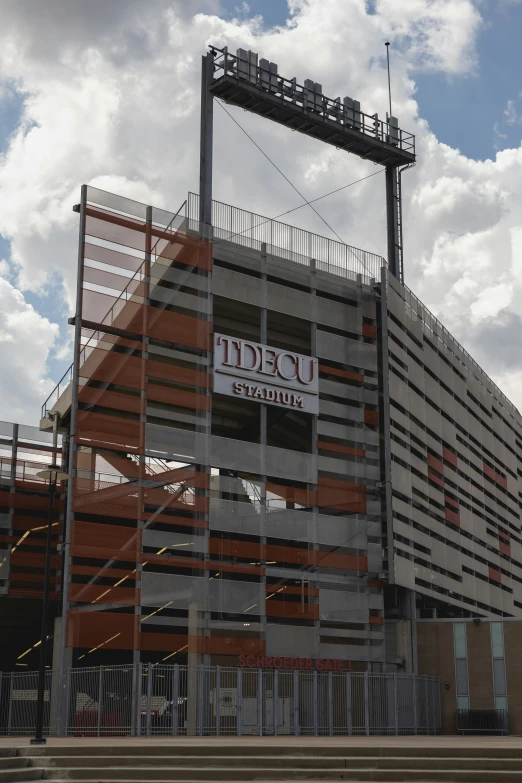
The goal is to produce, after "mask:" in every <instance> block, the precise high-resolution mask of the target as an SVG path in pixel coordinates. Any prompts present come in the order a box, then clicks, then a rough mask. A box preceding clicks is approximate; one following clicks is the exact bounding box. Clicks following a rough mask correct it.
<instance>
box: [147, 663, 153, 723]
mask: <svg viewBox="0 0 522 783" xmlns="http://www.w3.org/2000/svg"><path fill="white" fill-rule="evenodd" d="M151 704H152V664H151V663H150V661H149V663H148V664H147V716H146V720H147V723H146V726H147V728H146V731H147V737H150V708H151Z"/></svg>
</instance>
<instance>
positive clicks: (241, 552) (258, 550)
mask: <svg viewBox="0 0 522 783" xmlns="http://www.w3.org/2000/svg"><path fill="white" fill-rule="evenodd" d="M208 547H209V552H210V554H212V555H223V556H226V557H245V558H250V559H251V560H260V559H261V558H262V557H263V547H262V546H261V544H259V543H256V542H254V541H232V540H230V539H228V538H210V539H209V543H208Z"/></svg>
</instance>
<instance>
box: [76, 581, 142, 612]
mask: <svg viewBox="0 0 522 783" xmlns="http://www.w3.org/2000/svg"><path fill="white" fill-rule="evenodd" d="M139 598H140V592H139V589H138V588H136V587H110V586H107V585H80V584H75V583H74V582H72V583H71V584H70V585H69V599H70V600H71V601H82V602H83V603H86V604H91V603H94V602H100V603H102V604H103V603H110V604H118V605H119V606H139V603H140V601H139Z"/></svg>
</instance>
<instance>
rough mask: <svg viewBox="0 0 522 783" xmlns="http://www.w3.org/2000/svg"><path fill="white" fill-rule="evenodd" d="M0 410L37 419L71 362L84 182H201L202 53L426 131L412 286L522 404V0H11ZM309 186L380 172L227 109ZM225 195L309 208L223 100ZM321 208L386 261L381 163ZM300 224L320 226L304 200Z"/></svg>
mask: <svg viewBox="0 0 522 783" xmlns="http://www.w3.org/2000/svg"><path fill="white" fill-rule="evenodd" d="M0 11H1V25H0V362H1V367H2V372H1V373H0V406H1V407H0V419H3V420H11V421H22V422H26V423H37V421H38V418H39V407H40V405H41V403H42V401H43V399H44V398H45V397H46V396H47V394H48V392H49V391H50V390H51V389H52V388H53V386H54V384H55V382H56V381H57V380H58V379H59V377H60V375H61V374H62V373H63V371H64V370H65V369H66V367H67V366H68V364H69V363H70V360H71V331H72V328H71V327H69V326H67V318H68V317H69V316H70V315H72V313H73V304H72V302H73V289H74V276H75V269H76V240H77V223H78V220H77V215H76V214H75V213H73V212H72V206H73V204H75V203H77V201H78V200H79V189H80V185H81V184H82V183H84V182H87V183H92V184H95V185H97V186H99V187H102V188H104V189H106V190H110V191H113V192H116V193H120V194H124V195H128V196H130V197H133V198H136V199H138V200H142V201H147V202H148V203H152V204H154V205H156V206H159V207H164V208H166V209H172V210H174V211H175V210H176V209H177V208H178V207H179V205H180V204H181V203H182V202H183V200H184V199H185V197H186V193H187V191H189V190H192V191H194V190H196V189H197V183H198V168H197V165H198V154H199V149H198V137H199V78H200V58H201V55H202V54H203V53H204V52H205V50H206V46H207V44H209V43H213V44H217V45H225V44H227V45H228V46H229V48H230V49H231V50H232V51H234V50H235V49H236V48H237V47H238V46H241V47H244V48H247V49H253V50H254V51H257V52H260V53H261V55H262V56H265V57H268V58H269V59H270V60H273V61H275V62H277V63H278V66H279V72H280V73H282V74H283V75H285V76H287V77H288V78H291V77H293V76H296V77H297V80H298V81H299V82H301V83H302V82H303V80H304V79H306V78H313V79H314V80H315V81H319V82H321V83H322V85H323V91H324V93H325V94H327V95H329V96H331V97H336V96H338V95H341V96H344V95H350V96H351V97H354V98H357V99H359V100H360V101H361V104H362V108H363V110H364V111H366V112H367V113H368V114H372V113H374V112H379V115H380V116H382V117H384V115H385V112H386V109H387V97H388V94H387V81H386V61H385V49H384V41H386V40H389V41H391V43H392V47H391V54H392V80H393V104H394V105H393V108H394V113H395V114H397V115H398V117H399V121H400V125H401V127H403V128H404V129H406V130H409V131H412V132H414V133H415V134H416V135H417V153H418V164H417V166H416V168H414V169H413V170H411V171H409V172H407V174H406V175H405V176H404V198H405V204H404V208H405V253H406V282H407V284H408V285H409V286H410V288H412V290H413V291H414V292H415V293H416V294H417V295H418V296H419V298H420V299H421V300H422V301H423V302H424V303H425V304H426V305H427V306H428V307H429V308H430V309H431V310H432V311H433V312H434V313H435V314H436V315H437V316H438V317H439V318H441V319H442V320H443V321H444V322H445V324H446V326H447V327H448V328H449V329H450V330H451V331H452V332H453V333H454V335H455V336H456V337H457V339H459V340H460V341H461V342H462V343H463V345H464V346H465V347H466V348H467V350H469V352H470V353H471V354H472V355H473V356H474V358H475V359H476V360H477V361H478V362H479V363H480V364H482V366H483V367H484V368H485V369H486V370H487V371H488V372H489V374H490V375H491V376H492V378H493V379H494V380H495V381H496V383H498V385H499V386H500V387H501V388H502V390H503V391H504V392H505V393H506V394H507V395H508V396H510V397H511V398H512V399H513V401H514V402H515V403H516V404H517V405H518V406H519V408H522V346H521V339H520V335H521V317H522V295H521V294H522V209H521V206H522V148H521V139H522V77H521V73H522V67H521V66H522V54H521V51H522V50H521V47H520V42H519V32H520V30H521V29H522V2H521V1H520V0H518V1H517V0H288V2H285V0H251V2H249V3H248V4H247V3H242V2H238V0H148V2H147V3H145V2H143V0H109V1H108V2H107V0H45V2H43V1H42V0H0ZM227 108H228V110H229V111H230V112H231V113H232V114H233V115H234V116H235V117H236V118H237V119H238V121H239V122H240V123H241V125H242V126H243V127H244V128H245V129H246V130H248V132H249V133H250V134H251V135H252V136H253V137H254V138H255V140H256V141H257V142H258V143H259V144H260V146H261V147H262V148H263V149H264V150H265V151H266V152H267V153H268V154H269V155H270V156H271V157H272V158H273V160H274V161H275V163H276V164H277V165H278V166H279V167H280V168H281V169H282V171H283V172H284V173H285V174H286V175H287V176H288V177H289V179H290V180H291V181H292V182H293V183H294V184H295V185H296V186H297V187H298V188H299V190H300V191H301V192H302V193H304V194H305V196H306V197H307V198H308V199H312V198H316V197H317V196H320V195H322V194H323V193H327V192H329V191H331V190H334V189H336V188H340V187H342V186H343V185H346V184H347V183H349V182H352V181H353V180H356V179H359V178H361V177H364V176H367V175H368V174H372V173H374V172H375V170H376V167H375V166H374V165H373V164H372V163H369V162H365V161H362V160H359V159H358V158H356V157H354V156H350V155H348V154H346V153H345V154H343V153H341V152H339V151H337V150H336V149H335V148H333V147H332V148H330V147H326V146H325V145H321V144H320V143H318V142H314V141H313V140H310V139H306V138H304V137H300V136H299V135H298V134H297V133H290V132H289V131H287V130H286V129H285V128H282V127H279V126H277V125H274V124H272V123H270V122H269V121H265V120H260V119H259V118H256V117H255V116H251V115H248V114H247V113H245V112H243V111H239V110H237V109H234V108H233V107H227ZM215 126H216V128H215V172H214V182H215V187H214V197H215V198H217V199H219V200H221V201H225V202H228V203H231V204H237V205H241V206H243V207H244V208H250V209H252V210H253V211H256V212H259V213H261V214H265V215H268V216H275V215H278V214H280V213H281V212H284V211H285V210H289V209H292V208H293V207H296V206H298V205H299V204H300V200H299V197H298V196H297V195H296V193H295V191H293V190H292V189H291V188H290V186H289V185H288V184H287V183H286V182H285V180H284V179H283V178H282V177H281V176H280V175H279V174H278V173H277V172H276V171H275V169H274V168H272V167H271V166H270V164H269V163H268V162H267V161H266V159H265V158H264V157H263V156H262V155H261V154H260V153H259V152H258V151H257V150H256V149H255V147H254V146H253V145H252V144H251V142H250V141H249V140H248V139H247V138H246V136H245V135H244V134H243V133H242V132H241V130H240V129H239V128H238V127H237V126H236V125H235V124H234V123H233V122H232V121H231V120H230V118H229V117H227V116H226V114H225V113H224V112H222V111H221V110H220V108H219V107H216V109H215ZM317 208H318V209H319V211H320V212H321V214H322V215H323V216H324V217H325V218H326V220H327V221H328V222H329V223H330V224H331V226H332V227H333V228H334V229H335V231H336V232H337V233H338V234H339V235H340V236H341V237H342V238H343V240H344V241H345V242H347V243H348V244H351V245H355V246H357V247H362V248H365V249H367V250H370V251H373V252H376V253H379V254H381V255H385V248H386V239H385V225H384V176H383V174H382V172H381V173H378V174H376V176H374V177H372V178H371V179H369V180H367V181H365V182H363V183H361V184H360V185H356V186H353V187H350V188H348V189H346V190H343V191H341V192H340V193H339V194H337V195H335V196H331V197H329V198H327V199H324V200H323V201H322V202H320V203H319V204H318V205H317ZM291 222H293V223H294V224H297V225H301V226H304V227H307V228H309V229H310V230H312V231H315V232H317V233H321V234H326V233H328V232H327V229H326V227H325V225H324V224H323V223H321V221H320V220H319V218H317V216H315V215H314V214H313V213H312V211H311V210H310V209H309V208H305V209H301V210H298V211H296V212H294V213H292V216H291Z"/></svg>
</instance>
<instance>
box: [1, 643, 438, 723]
mask: <svg viewBox="0 0 522 783" xmlns="http://www.w3.org/2000/svg"><path fill="white" fill-rule="evenodd" d="M273 660H274V662H276V663H277V662H279V663H280V664H281V666H285V665H286V664H287V663H288V665H292V662H295V661H297V662H298V663H299V661H300V659H291V658H275V659H273ZM37 680H38V673H37V672H21V673H20V672H12V673H4V674H0V735H4V736H5V735H7V736H20V735H27V734H31V732H32V731H33V729H34V721H35V717H36V691H37ZM66 682H67V687H66V690H65V692H62V694H61V695H60V689H59V688H58V687H57V683H58V676H57V675H54V674H52V673H51V672H48V674H47V683H46V690H45V715H44V726H45V732H46V733H47V734H57V733H58V723H59V720H58V716H59V715H60V714H61V715H62V716H63V717H64V726H65V730H64V733H65V734H66V735H67V736H76V737H81V736H98V737H101V736H127V735H128V736H153V735H170V736H179V735H186V736H204V737H208V736H219V735H228V736H231V735H237V736H241V735H257V736H277V735H308V736H318V735H324V736H334V735H399V734H439V733H440V732H441V707H440V683H439V679H438V677H428V676H419V675H413V674H374V673H368V672H364V673H363V672H349V671H344V672H334V671H324V670H322V671H317V670H314V671H303V670H300V669H294V670H289V669H285V668H281V669H249V668H245V669H242V668H226V667H220V666H203V665H200V666H179V665H165V664H150V663H149V664H137V665H136V666H130V665H129V666H100V667H91V668H83V669H71V670H70V671H69V672H68V675H67V678H66ZM54 686H56V687H54ZM60 698H62V699H64V701H63V702H62V704H60V703H59V700H60Z"/></svg>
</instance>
